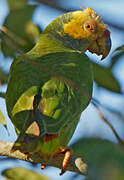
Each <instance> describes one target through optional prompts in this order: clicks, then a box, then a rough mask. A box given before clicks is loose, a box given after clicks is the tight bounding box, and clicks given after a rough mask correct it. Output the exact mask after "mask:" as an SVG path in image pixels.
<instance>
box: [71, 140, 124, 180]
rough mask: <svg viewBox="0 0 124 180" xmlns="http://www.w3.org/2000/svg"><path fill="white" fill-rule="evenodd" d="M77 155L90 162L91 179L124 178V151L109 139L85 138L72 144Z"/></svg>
mask: <svg viewBox="0 0 124 180" xmlns="http://www.w3.org/2000/svg"><path fill="white" fill-rule="evenodd" d="M71 147H72V149H73V152H74V154H75V155H76V156H81V157H83V159H84V160H85V162H86V163H87V164H88V172H87V176H88V179H90V180H94V179H95V180H106V179H112V180H114V179H115V180H116V179H117V180H123V177H124V151H123V149H121V148H120V147H119V146H118V145H117V144H115V143H112V142H110V141H107V140H102V139H95V138H84V139H80V140H79V141H77V142H75V143H74V144H72V146H71Z"/></svg>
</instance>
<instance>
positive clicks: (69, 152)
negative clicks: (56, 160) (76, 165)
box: [60, 148, 72, 176]
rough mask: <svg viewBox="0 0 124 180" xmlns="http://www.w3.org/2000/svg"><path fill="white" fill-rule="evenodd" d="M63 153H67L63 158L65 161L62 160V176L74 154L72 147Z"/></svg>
mask: <svg viewBox="0 0 124 180" xmlns="http://www.w3.org/2000/svg"><path fill="white" fill-rule="evenodd" d="M63 153H64V154H65V155H64V159H63V161H62V169H61V173H60V176H61V175H62V174H64V172H65V171H66V168H67V166H68V164H69V160H70V158H71V155H72V153H71V149H69V148H68V149H66V150H65V151H64V152H63Z"/></svg>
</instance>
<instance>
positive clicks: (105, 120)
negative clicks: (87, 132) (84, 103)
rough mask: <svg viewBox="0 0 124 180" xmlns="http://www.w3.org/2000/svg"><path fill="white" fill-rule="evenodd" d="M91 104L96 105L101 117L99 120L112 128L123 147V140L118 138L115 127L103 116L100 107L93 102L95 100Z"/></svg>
mask: <svg viewBox="0 0 124 180" xmlns="http://www.w3.org/2000/svg"><path fill="white" fill-rule="evenodd" d="M92 104H93V105H94V107H96V109H97V111H98V113H99V116H100V117H101V120H103V121H104V122H105V123H106V124H107V125H108V126H109V127H110V129H111V130H112V132H113V133H114V135H115V137H116V139H117V141H118V143H119V145H120V147H121V148H123V149H124V142H123V140H122V139H121V138H120V136H119V135H118V133H117V131H116V130H115V128H114V127H113V125H112V124H111V123H110V122H109V121H108V120H107V118H106V117H105V116H104V114H103V112H102V110H101V109H100V107H99V106H98V105H97V104H96V103H95V101H92Z"/></svg>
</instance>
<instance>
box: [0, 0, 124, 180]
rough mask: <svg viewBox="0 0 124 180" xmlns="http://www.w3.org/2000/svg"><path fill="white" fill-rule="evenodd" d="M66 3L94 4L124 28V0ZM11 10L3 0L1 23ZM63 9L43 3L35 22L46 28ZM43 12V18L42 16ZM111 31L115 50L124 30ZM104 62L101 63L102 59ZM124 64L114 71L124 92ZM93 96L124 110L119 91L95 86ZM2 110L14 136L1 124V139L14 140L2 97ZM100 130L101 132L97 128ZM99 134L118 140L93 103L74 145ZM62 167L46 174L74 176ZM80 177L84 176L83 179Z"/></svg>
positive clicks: (8, 61)
mask: <svg viewBox="0 0 124 180" xmlns="http://www.w3.org/2000/svg"><path fill="white" fill-rule="evenodd" d="M65 4H66V6H67V7H68V8H70V7H71V8H79V7H80V6H84V7H87V6H90V7H92V8H93V9H95V10H97V12H98V13H99V14H100V15H101V16H102V17H103V19H104V18H105V19H106V18H107V20H108V21H110V22H112V21H115V22H116V23H117V24H118V25H121V26H122V27H124V23H122V22H123V17H124V11H123V7H124V1H123V0H118V1H117V0H111V1H107V0H104V1H99V0H92V1H91V0H83V1H82V0H76V3H75V1H74V0H68V1H67V0H62V1H61V5H62V6H64V5H65ZM8 13H9V9H8V7H7V3H6V0H0V25H2V24H3V22H4V19H5V17H6V15H7V14H8ZM61 14H62V12H60V11H57V10H53V9H52V8H48V7H47V6H44V5H41V6H39V7H37V9H36V10H35V13H34V16H33V21H34V23H36V24H38V25H40V26H41V27H44V28H45V27H46V26H47V25H48V24H49V23H50V22H51V21H52V20H54V19H55V18H56V17H58V16H59V15H61ZM41 15H42V17H41ZM109 29H110V31H111V37H112V50H111V53H112V51H113V50H114V49H115V48H116V47H118V46H120V45H122V44H124V32H120V31H118V30H115V29H113V28H111V27H109ZM88 56H89V57H92V58H93V59H96V55H91V54H89V53H88ZM109 58H110V56H109V57H108V58H107V59H106V60H105V61H104V62H102V63H103V65H105V66H107V64H109ZM2 59H3V55H2V54H1V53H0V66H2V67H3V69H4V70H5V71H8V70H9V67H10V65H11V59H10V58H7V59H6V61H3V60H2ZM98 60H99V57H97V62H98ZM98 63H101V62H98ZM123 67H124V61H122V59H120V61H119V62H118V63H117V65H116V67H115V68H114V71H113V72H114V74H115V76H116V77H117V79H118V80H119V82H120V83H121V88H122V91H123V92H124V83H123V82H124V75H123ZM0 90H2V91H5V90H6V86H5V85H4V86H3V87H1V88H0ZM93 96H94V97H95V98H97V99H100V101H101V102H102V103H103V104H107V105H110V106H111V107H113V108H116V109H123V107H124V103H123V102H124V101H122V99H123V97H122V96H120V95H118V94H115V93H110V92H108V91H106V90H103V89H101V90H100V91H98V90H97V86H96V85H94V91H93ZM0 109H1V110H2V112H3V114H4V116H5V119H6V120H7V125H8V127H9V133H10V135H9V136H8V134H7V133H6V132H5V130H4V128H2V127H1V126H0V140H2V139H4V140H6V141H14V140H15V139H16V134H15V132H14V128H13V127H12V124H11V122H10V120H9V118H8V116H7V112H6V108H5V102H4V100H3V99H1V98H0ZM106 114H108V115H109V117H112V120H113V121H112V122H113V123H114V126H115V128H117V130H118V133H119V134H120V135H122V136H123V135H124V134H123V128H124V125H123V123H122V122H121V121H120V122H119V123H118V121H117V117H113V116H112V115H111V114H109V113H108V112H106ZM96 129H97V131H96ZM87 134H88V135H89V136H99V137H102V138H105V139H109V140H111V141H115V142H116V138H115V136H114V135H113V133H112V132H111V130H110V129H109V127H108V126H107V125H106V124H104V123H103V122H102V121H101V120H100V118H99V115H98V112H97V111H96V109H95V108H94V107H93V105H91V104H90V105H89V106H88V108H87V109H86V110H85V111H84V112H83V113H82V116H81V119H80V122H79V124H78V126H77V129H76V132H75V134H74V136H73V139H72V140H71V142H70V144H71V143H72V142H73V141H75V140H77V139H78V138H80V135H82V136H86V135H87ZM15 165H17V166H19V165H21V166H23V167H24V166H25V167H28V168H30V169H31V168H32V167H31V166H30V165H29V164H28V163H26V162H25V163H24V162H22V161H16V162H11V161H9V162H2V165H0V171H1V170H2V169H4V168H8V167H12V166H15ZM35 171H37V172H39V173H40V172H41V171H40V165H38V166H37V168H35ZM59 171H60V170H58V169H55V168H49V169H46V170H44V171H43V174H47V176H49V177H52V178H54V180H58V179H60V180H63V179H64V180H67V179H68V177H70V176H71V175H72V174H71V173H70V172H67V173H66V174H65V175H63V176H62V177H60V176H59V175H58V174H59ZM79 180H80V179H79Z"/></svg>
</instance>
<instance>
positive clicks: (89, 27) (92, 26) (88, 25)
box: [83, 21, 96, 32]
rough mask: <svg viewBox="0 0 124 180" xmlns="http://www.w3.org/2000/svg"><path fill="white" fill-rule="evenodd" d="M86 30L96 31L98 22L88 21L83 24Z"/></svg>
mask: <svg viewBox="0 0 124 180" xmlns="http://www.w3.org/2000/svg"><path fill="white" fill-rule="evenodd" d="M83 28H84V30H85V31H88V32H96V23H94V22H92V21H86V22H85V23H84V25H83Z"/></svg>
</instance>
